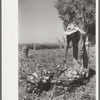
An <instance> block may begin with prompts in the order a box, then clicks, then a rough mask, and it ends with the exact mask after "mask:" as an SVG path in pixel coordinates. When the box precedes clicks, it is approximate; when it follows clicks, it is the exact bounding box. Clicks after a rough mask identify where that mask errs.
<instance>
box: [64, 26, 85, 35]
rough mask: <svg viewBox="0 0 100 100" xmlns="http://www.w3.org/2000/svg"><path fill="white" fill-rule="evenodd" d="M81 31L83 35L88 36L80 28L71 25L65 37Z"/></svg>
mask: <svg viewBox="0 0 100 100" xmlns="http://www.w3.org/2000/svg"><path fill="white" fill-rule="evenodd" d="M77 31H79V32H80V33H82V34H86V32H84V31H83V30H81V29H79V27H77V26H74V25H73V24H69V25H68V27H67V30H66V32H64V34H65V35H71V34H73V33H75V32H77Z"/></svg>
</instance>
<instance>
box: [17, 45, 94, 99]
mask: <svg viewBox="0 0 100 100" xmlns="http://www.w3.org/2000/svg"><path fill="white" fill-rule="evenodd" d="M20 47H21V46H20ZM58 47H59V46H58ZM21 52H22V51H21V50H19V73H18V75H19V100H96V98H95V94H96V92H95V91H96V90H95V88H96V76H95V75H94V76H92V77H91V78H90V79H89V81H88V82H87V84H84V85H80V86H74V87H73V88H72V90H70V91H66V90H64V89H63V90H62V89H61V90H60V89H55V90H54V89H50V90H49V91H48V92H46V93H45V94H44V93H43V94H42V95H41V96H40V97H38V99H36V98H34V94H27V93H26V92H25V89H26V85H27V83H26V81H25V80H24V77H25V76H26V75H28V74H31V73H33V72H35V71H37V70H41V71H43V70H44V69H53V68H55V67H56V66H57V65H58V64H63V63H62V60H63V59H64V50H63V49H57V48H56V49H55V48H53V49H48V48H45V49H43V50H33V49H30V50H29V52H28V56H29V57H28V58H23V57H22V56H21ZM89 52H90V56H89V64H90V68H92V69H93V70H96V66H95V46H91V47H90V48H89ZM67 66H68V67H70V66H73V64H72V48H70V49H69V51H68V62H67ZM25 97H27V99H24V98H25ZM32 98H34V99H32Z"/></svg>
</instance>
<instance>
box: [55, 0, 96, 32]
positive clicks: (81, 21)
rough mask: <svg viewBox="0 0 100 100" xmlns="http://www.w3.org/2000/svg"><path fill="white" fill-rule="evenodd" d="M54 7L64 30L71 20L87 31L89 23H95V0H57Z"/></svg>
mask: <svg viewBox="0 0 100 100" xmlns="http://www.w3.org/2000/svg"><path fill="white" fill-rule="evenodd" d="M55 7H56V9H57V10H58V15H59V18H60V19H61V20H62V21H63V26H64V30H66V27H67V26H68V24H69V23H71V22H72V23H75V24H76V25H78V26H79V27H80V28H81V29H83V30H84V31H86V32H87V33H88V32H89V31H88V29H90V28H89V27H90V25H92V24H93V25H94V24H95V0H57V1H56V3H55ZM94 26H95V25H94ZM94 28H95V27H94ZM91 34H93V33H91Z"/></svg>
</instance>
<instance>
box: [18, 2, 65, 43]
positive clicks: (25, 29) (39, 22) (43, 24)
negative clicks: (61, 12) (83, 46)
mask: <svg viewBox="0 0 100 100" xmlns="http://www.w3.org/2000/svg"><path fill="white" fill-rule="evenodd" d="M55 1H56V0H19V43H45V42H56V41H57V37H58V38H59V39H60V40H62V36H63V33H64V30H63V25H62V21H61V20H60V19H59V18H58V12H57V10H56V8H55V7H54V3H55Z"/></svg>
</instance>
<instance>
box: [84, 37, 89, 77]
mask: <svg viewBox="0 0 100 100" xmlns="http://www.w3.org/2000/svg"><path fill="white" fill-rule="evenodd" d="M83 65H84V68H85V69H86V72H87V73H86V77H88V76H89V71H90V68H89V44H88V36H86V37H85V47H84V52H83Z"/></svg>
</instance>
